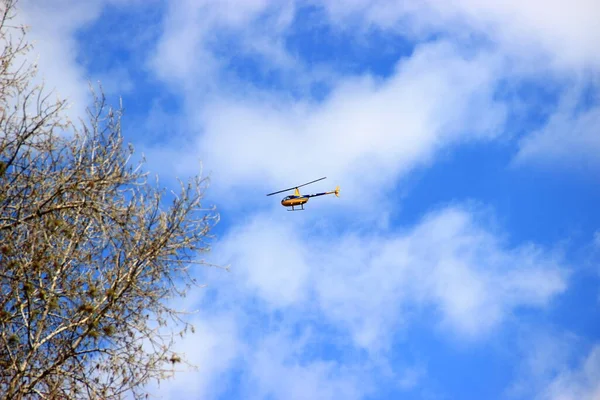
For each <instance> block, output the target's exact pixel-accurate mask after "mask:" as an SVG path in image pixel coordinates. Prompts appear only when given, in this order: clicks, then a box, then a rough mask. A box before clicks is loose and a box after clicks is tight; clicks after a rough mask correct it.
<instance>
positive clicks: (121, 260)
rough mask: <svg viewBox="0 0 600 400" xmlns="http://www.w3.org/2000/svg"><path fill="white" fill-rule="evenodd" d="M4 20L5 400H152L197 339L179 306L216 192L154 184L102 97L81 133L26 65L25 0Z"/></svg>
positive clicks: (1, 370)
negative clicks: (155, 385) (209, 196)
mask: <svg viewBox="0 0 600 400" xmlns="http://www.w3.org/2000/svg"><path fill="white" fill-rule="evenodd" d="M0 13H1V15H0V17H1V18H2V19H1V21H0V46H2V49H1V51H2V53H1V54H0V396H1V397H2V398H6V399H25V398H49V399H50V398H51V399H55V398H65V399H66V398H68V399H72V398H102V399H108V398H120V397H122V396H123V395H125V394H128V395H133V396H135V397H140V396H142V395H144V385H145V384H146V383H147V382H148V381H149V380H151V379H159V380H160V379H163V378H165V377H167V376H168V375H169V374H170V373H171V372H172V371H173V367H172V364H174V363H177V362H179V361H181V359H182V355H178V354H176V353H174V352H173V351H172V344H173V338H174V337H175V335H176V334H180V333H181V334H183V333H185V332H186V331H187V330H188V329H189V328H190V327H189V326H188V325H187V324H185V323H184V322H183V321H181V319H180V313H179V312H178V311H177V310H174V309H172V308H170V307H169V305H168V304H169V302H170V301H171V300H172V299H174V298H177V297H179V296H183V295H185V292H186V290H188V289H189V288H190V285H192V284H193V283H194V282H193V279H192V278H191V277H190V275H189V273H188V272H189V270H188V268H190V266H191V265H196V264H203V262H202V261H197V257H198V253H199V252H205V251H208V250H209V246H208V244H207V241H208V238H209V233H210V228H211V227H212V226H213V224H214V223H215V222H216V221H217V219H218V216H217V214H215V213H214V211H213V210H212V209H204V208H203V206H202V205H201V200H202V199H203V193H204V190H205V189H206V184H207V181H206V179H203V178H200V177H195V178H193V179H192V180H191V181H190V182H189V183H187V184H182V185H181V188H178V193H177V194H174V193H172V192H166V191H164V190H161V189H159V187H158V185H157V184H150V183H149V182H148V181H147V175H146V174H145V173H144V172H143V170H142V169H141V165H140V164H136V165H132V162H131V158H132V154H133V150H132V148H131V147H130V146H129V147H127V146H124V143H123V137H122V135H121V125H120V119H121V111H120V110H121V109H120V108H119V109H118V110H114V109H112V108H110V107H109V106H107V104H106V102H105V99H104V96H103V95H102V94H100V95H95V96H94V99H95V103H94V105H93V107H92V108H91V110H90V111H89V115H88V117H89V118H88V119H87V120H86V122H82V123H81V124H80V127H78V128H76V127H75V125H73V124H71V123H69V122H68V120H67V119H66V117H65V114H64V108H65V103H64V102H63V101H51V100H50V97H44V91H43V90H42V88H41V87H39V86H34V85H33V79H34V77H35V68H33V67H31V66H28V65H29V64H27V63H26V62H22V63H21V61H22V60H25V55H26V54H27V52H28V51H29V45H28V44H27V43H26V41H25V37H26V35H25V31H24V30H22V29H21V28H20V27H17V26H12V25H11V24H12V21H14V17H15V14H14V13H15V4H14V1H13V0H0ZM167 202H168V204H165V203H167ZM170 320H174V321H180V322H182V325H178V329H179V330H178V331H177V332H174V331H173V330H172V329H173V328H172V327H171V325H169V326H167V324H168V323H169V321H170ZM165 332H167V334H165Z"/></svg>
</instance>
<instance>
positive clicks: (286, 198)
mask: <svg viewBox="0 0 600 400" xmlns="http://www.w3.org/2000/svg"><path fill="white" fill-rule="evenodd" d="M293 198H294V196H286V197H284V198H283V200H290V199H293Z"/></svg>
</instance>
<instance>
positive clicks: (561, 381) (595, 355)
mask: <svg viewBox="0 0 600 400" xmlns="http://www.w3.org/2000/svg"><path fill="white" fill-rule="evenodd" d="M538 398H539V399H540V400H598V399H600V345H596V346H594V347H592V349H591V350H590V352H589V354H587V356H586V357H585V359H584V360H583V361H582V362H581V364H580V365H579V366H578V367H577V368H574V369H568V370H564V371H562V372H561V373H559V374H558V376H556V378H554V379H553V380H552V382H551V383H550V384H549V385H548V387H547V388H546V390H545V391H544V392H543V393H542V394H541V395H540V396H538Z"/></svg>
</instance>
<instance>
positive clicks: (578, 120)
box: [515, 107, 600, 171]
mask: <svg viewBox="0 0 600 400" xmlns="http://www.w3.org/2000/svg"><path fill="white" fill-rule="evenodd" d="M598 154H600V107H595V108H592V109H589V110H587V111H583V112H577V111H575V110H572V109H565V108H564V107H563V108H562V109H560V110H559V111H557V112H556V113H555V114H554V115H553V116H552V117H551V118H550V120H549V121H548V123H547V124H546V125H545V126H544V127H542V129H540V130H538V131H536V132H533V133H532V134H530V135H528V136H526V137H525V138H523V139H522V140H521V141H520V143H519V152H518V154H517V157H516V160H515V161H516V162H518V163H523V162H534V163H542V164H547V165H548V164H549V165H555V166H556V165H558V166H560V167H561V168H579V169H581V168H583V169H587V170H592V171H595V170H597V169H598V167H600V159H599V157H598Z"/></svg>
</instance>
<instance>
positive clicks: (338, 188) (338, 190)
mask: <svg viewBox="0 0 600 400" xmlns="http://www.w3.org/2000/svg"><path fill="white" fill-rule="evenodd" d="M333 193H335V196H336V197H340V187H339V186H336V188H335V191H334V192H333Z"/></svg>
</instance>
